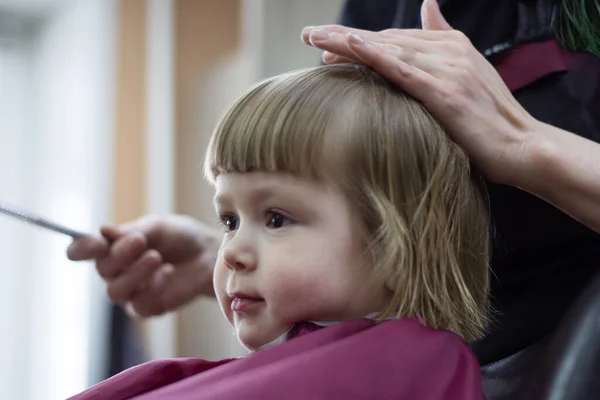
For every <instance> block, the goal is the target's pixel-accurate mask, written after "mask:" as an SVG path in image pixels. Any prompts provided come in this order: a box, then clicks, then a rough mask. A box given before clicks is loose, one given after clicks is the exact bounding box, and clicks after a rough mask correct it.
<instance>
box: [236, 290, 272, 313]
mask: <svg viewBox="0 0 600 400" xmlns="http://www.w3.org/2000/svg"><path fill="white" fill-rule="evenodd" d="M231 298H232V300H231V311H233V312H237V313H242V312H244V313H245V312H250V311H252V310H253V309H255V308H257V307H260V306H262V305H263V304H264V302H265V300H264V299H262V298H260V297H255V296H250V295H246V294H244V293H233V294H232V295H231Z"/></svg>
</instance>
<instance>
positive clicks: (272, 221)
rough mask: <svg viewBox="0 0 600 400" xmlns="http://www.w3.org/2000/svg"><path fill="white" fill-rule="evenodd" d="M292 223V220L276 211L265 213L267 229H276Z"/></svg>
mask: <svg viewBox="0 0 600 400" xmlns="http://www.w3.org/2000/svg"><path fill="white" fill-rule="evenodd" d="M291 223H293V221H292V219H291V218H289V217H286V216H285V215H283V214H281V213H278V212H277V211H269V212H268V213H267V226H268V227H269V228H273V229H277V228H282V227H284V226H286V225H290V224H291Z"/></svg>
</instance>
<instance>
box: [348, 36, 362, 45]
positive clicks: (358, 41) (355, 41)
mask: <svg viewBox="0 0 600 400" xmlns="http://www.w3.org/2000/svg"><path fill="white" fill-rule="evenodd" d="M349 40H350V43H352V44H357V45H362V44H365V40H364V39H363V38H361V37H360V36H358V35H356V34H354V33H351V34H350V38H349Z"/></svg>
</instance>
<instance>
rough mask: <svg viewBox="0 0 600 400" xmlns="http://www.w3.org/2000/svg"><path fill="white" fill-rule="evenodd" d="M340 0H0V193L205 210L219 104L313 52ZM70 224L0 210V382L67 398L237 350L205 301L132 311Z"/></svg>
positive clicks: (84, 209)
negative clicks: (75, 241)
mask: <svg viewBox="0 0 600 400" xmlns="http://www.w3.org/2000/svg"><path fill="white" fill-rule="evenodd" d="M341 5H342V0H303V1H297V0H0V201H5V202H8V203H12V204H14V205H18V206H22V207H23V208H27V209H30V210H32V211H35V212H38V213H41V214H42V215H45V216H47V217H50V218H52V219H55V220H57V221H59V222H62V223H64V224H68V225H70V226H72V227H73V228H77V229H80V230H84V231H89V232H95V231H97V229H98V227H99V226H100V225H101V224H102V223H105V222H117V223H119V222H125V221H128V220H131V219H133V218H136V217H138V216H141V215H144V214H147V213H156V214H163V213H171V212H177V213H185V214H189V215H192V216H194V217H196V218H199V219H200V220H203V221H205V222H209V223H211V222H213V221H215V217H214V216H213V210H212V205H211V197H212V194H213V193H212V189H211V188H210V187H209V186H208V185H207V184H206V183H205V182H203V178H202V170H201V164H202V160H203V155H204V151H205V146H206V144H207V140H208V138H209V136H210V134H211V131H212V129H213V127H214V126H215V124H216V122H217V120H218V118H219V117H220V116H221V115H222V113H223V112H224V110H225V108H226V107H227V106H228V105H229V104H230V103H231V102H232V101H233V100H234V99H235V98H236V97H237V96H238V95H239V94H240V93H241V92H242V91H244V90H245V89H247V88H248V87H249V86H250V85H251V84H252V83H254V82H256V81H257V80H259V79H262V78H265V77H268V76H271V75H274V74H278V73H281V72H284V71H288V70H291V69H296V68H300V67H308V66H314V65H317V64H318V63H319V57H320V53H319V52H318V51H316V50H314V49H311V48H309V47H307V46H304V45H303V44H302V43H301V41H300V31H301V29H302V27H303V26H305V25H315V24H324V23H333V22H335V21H336V19H337V15H338V13H339V11H340V8H341ZM68 244H69V240H68V239H67V238H63V237H61V236H60V235H56V234H53V233H50V232H46V231H42V230H40V229H38V228H34V227H30V226H28V225H25V224H23V223H20V222H16V221H13V220H11V219H9V218H7V217H4V216H0V257H1V258H0V271H1V273H2V276H1V278H0V285H1V286H0V308H1V309H2V310H4V311H3V313H2V320H1V325H0V357H2V362H0V398H1V399H23V400H29V399H32V400H33V399H35V400H40V399H64V398H65V397H68V396H70V395H73V394H75V393H77V392H80V391H82V390H84V389H85V388H87V387H89V386H90V385H92V384H94V383H96V382H98V381H100V380H102V379H105V378H107V377H108V376H110V375H112V374H114V373H116V372H119V371H120V370H122V369H124V368H127V367H129V366H131V365H135V364H136V363H139V362H143V361H146V360H149V359H153V358H162V357H176V356H188V357H192V356H194V357H203V358H208V359H219V358H224V357H230V356H237V355H241V354H243V351H242V349H241V348H240V347H239V346H238V344H237V342H236V340H235V338H234V337H233V336H232V334H231V332H230V329H229V327H228V326H227V324H226V323H225V322H224V321H223V319H222V317H221V315H220V311H219V310H218V307H217V306H216V303H214V302H213V301H210V300H199V301H197V302H195V303H194V304H191V305H189V306H187V307H186V308H184V309H181V310H178V312H175V313H171V314H169V315H165V316H162V317H160V318H154V319H151V320H147V321H130V320H128V319H127V318H126V317H125V316H124V314H123V312H122V311H121V310H120V309H119V308H116V307H113V306H111V305H110V304H109V303H108V301H107V299H106V296H105V293H104V287H103V285H102V283H101V281H100V279H99V278H98V277H97V276H96V274H95V273H94V272H95V271H94V268H93V264H90V263H72V262H69V261H68V260H67V259H66V256H65V249H66V247H67V246H68Z"/></svg>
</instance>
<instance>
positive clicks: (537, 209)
mask: <svg viewBox="0 0 600 400" xmlns="http://www.w3.org/2000/svg"><path fill="white" fill-rule="evenodd" d="M439 3H440V6H441V10H442V13H443V14H444V16H445V18H446V19H447V20H448V22H449V23H450V25H452V26H453V27H454V28H456V29H459V30H461V31H463V32H464V33H465V34H466V35H467V36H468V37H469V38H470V39H471V41H472V42H473V44H474V46H475V47H476V48H477V49H478V50H479V51H480V52H482V53H483V54H485V55H486V56H487V57H488V59H490V61H491V62H492V63H493V64H494V65H496V67H497V69H498V71H499V72H500V73H501V75H502V77H503V78H504V79H505V81H507V84H509V82H508V80H509V79H510V82H511V83H510V84H509V87H510V88H511V90H512V91H513V94H514V95H515V97H516V99H517V100H518V101H519V102H520V103H521V104H522V105H523V106H524V107H525V109H527V111H529V113H531V114H532V115H533V116H534V117H535V118H537V119H538V120H541V121H544V122H546V123H549V124H552V125H554V126H557V127H559V128H562V129H566V130H568V131H571V132H574V133H576V134H578V135H581V136H584V137H587V138H589V139H591V140H594V141H596V142H600V59H599V58H597V57H595V56H593V55H592V54H589V53H573V52H569V51H566V50H564V49H561V48H560V46H559V45H558V44H557V43H556V42H555V41H549V39H553V35H552V31H551V29H550V26H551V21H552V16H553V13H554V12H555V8H556V7H555V6H556V5H557V1H553V0H521V1H518V0H494V1H491V0H447V1H443V0H440V1H439ZM420 5H421V0H400V1H395V0H394V1H389V0H379V1H371V0H363V1H361V0H348V1H347V2H346V4H345V7H344V10H343V12H342V16H341V20H340V23H341V24H343V25H347V26H351V27H356V28H360V29H367V30H382V29H387V28H391V27H393V28H420ZM532 43H539V45H530V46H527V45H526V44H532ZM516 52H520V53H519V54H517V53H516ZM533 52H535V54H534V53H533ZM550 64H552V65H553V66H554V68H550V66H551V65H550ZM532 69H537V72H535V73H533V74H532V73H531V70H532ZM487 187H488V190H489V194H490V202H491V213H492V219H493V222H494V233H493V239H494V242H493V256H492V269H493V278H492V298H493V304H494V306H495V308H496V309H497V310H498V311H499V315H498V316H497V318H496V323H495V324H494V326H492V328H491V330H490V333H489V334H488V335H487V337H486V338H485V339H483V340H481V341H479V342H477V343H473V344H472V348H473V350H474V351H475V353H476V354H477V357H478V359H479V362H480V363H481V364H488V363H491V362H493V361H497V360H499V359H502V358H505V357H507V356H509V355H511V354H514V353H516V352H518V351H519V350H521V349H523V348H525V347H527V346H529V345H531V344H533V343H535V342H537V341H539V340H541V339H542V338H543V337H544V335H546V334H549V333H551V332H552V331H553V330H554V328H555V327H556V325H557V324H558V323H559V321H560V319H561V317H562V316H563V315H564V313H565V311H566V310H567V308H568V307H569V306H570V305H571V303H572V302H573V300H574V299H575V298H576V297H577V295H578V294H579V293H580V292H581V291H582V288H583V287H584V286H585V285H586V284H587V283H588V282H590V281H591V280H592V277H593V276H595V275H596V274H597V273H598V272H599V270H600V268H599V266H600V234H598V233H595V232H594V231H592V230H590V229H589V228H586V227H585V226H583V225H582V224H580V223H578V222H576V221H575V220H573V219H572V218H570V217H569V216H567V215H566V214H564V213H563V212H561V211H559V210H558V209H556V208H555V207H553V206H552V205H550V204H548V203H546V202H544V201H543V200H540V199H538V198H537V197H535V196H533V195H530V194H528V193H525V192H523V191H521V190H518V189H516V188H513V187H508V186H502V185H497V184H493V183H489V182H488V183H487Z"/></svg>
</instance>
